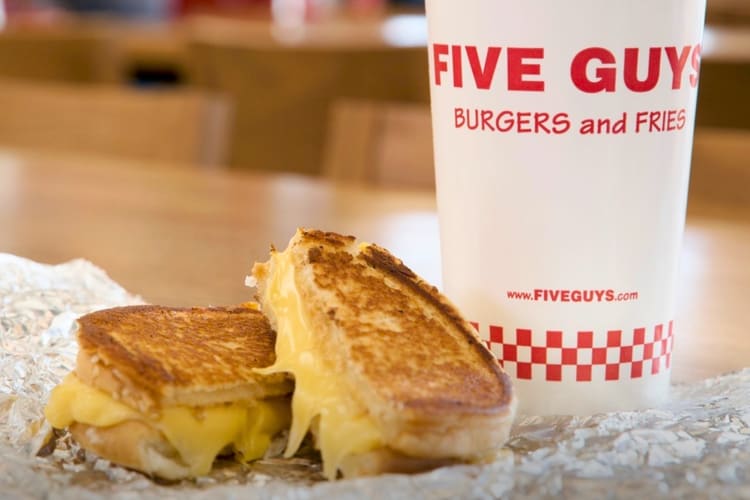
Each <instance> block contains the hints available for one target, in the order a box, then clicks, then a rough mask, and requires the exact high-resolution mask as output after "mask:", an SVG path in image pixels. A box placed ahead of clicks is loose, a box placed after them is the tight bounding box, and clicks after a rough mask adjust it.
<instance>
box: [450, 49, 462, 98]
mask: <svg viewBox="0 0 750 500" xmlns="http://www.w3.org/2000/svg"><path fill="white" fill-rule="evenodd" d="M451 61H452V63H453V86H454V87H456V88H459V89H460V88H462V87H463V86H464V72H463V64H462V63H461V46H460V45H451Z"/></svg>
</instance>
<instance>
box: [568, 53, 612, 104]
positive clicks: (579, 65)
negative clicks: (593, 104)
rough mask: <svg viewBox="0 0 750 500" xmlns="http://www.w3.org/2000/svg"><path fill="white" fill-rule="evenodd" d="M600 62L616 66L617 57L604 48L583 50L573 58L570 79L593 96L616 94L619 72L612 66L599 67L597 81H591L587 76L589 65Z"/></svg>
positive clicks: (596, 72)
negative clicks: (603, 92) (600, 93)
mask: <svg viewBox="0 0 750 500" xmlns="http://www.w3.org/2000/svg"><path fill="white" fill-rule="evenodd" d="M593 60H598V61H599V62H600V63H603V64H614V63H615V56H614V54H612V52H610V51H608V50H607V49H604V48H602V47H590V48H587V49H583V50H582V51H580V52H579V53H578V54H576V55H575V57H574V58H573V62H572V63H571V65H570V77H571V78H572V80H573V84H574V85H575V86H576V87H577V88H578V90H581V91H583V92H586V93H589V94H593V93H596V92H601V91H605V92H614V91H615V79H616V76H617V70H616V69H615V68H614V67H611V66H603V67H598V68H596V70H595V75H596V78H597V79H596V80H590V79H589V77H588V74H587V71H588V66H589V63H590V62H591V61H593Z"/></svg>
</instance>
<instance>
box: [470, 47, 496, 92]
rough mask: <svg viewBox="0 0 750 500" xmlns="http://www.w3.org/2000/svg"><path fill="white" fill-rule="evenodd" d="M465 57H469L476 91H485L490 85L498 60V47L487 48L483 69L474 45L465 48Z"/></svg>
mask: <svg viewBox="0 0 750 500" xmlns="http://www.w3.org/2000/svg"><path fill="white" fill-rule="evenodd" d="M466 55H467V56H468V57H469V67H470V68H471V73H472V74H473V75H474V83H475V84H476V86H477V88H478V89H482V90H487V89H489V88H490V86H491V85H492V78H493V77H494V76H495V68H496V67H497V61H498V59H499V58H500V47H488V48H487V57H485V59H484V67H482V64H481V63H480V61H479V52H478V50H477V48H476V46H474V45H467V46H466Z"/></svg>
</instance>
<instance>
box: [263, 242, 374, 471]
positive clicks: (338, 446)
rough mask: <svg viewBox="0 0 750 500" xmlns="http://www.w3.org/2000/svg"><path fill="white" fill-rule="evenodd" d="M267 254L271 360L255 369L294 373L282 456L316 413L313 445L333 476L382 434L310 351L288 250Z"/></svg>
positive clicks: (297, 443) (296, 444)
mask: <svg viewBox="0 0 750 500" xmlns="http://www.w3.org/2000/svg"><path fill="white" fill-rule="evenodd" d="M272 259H273V266H274V272H273V274H272V276H271V279H270V282H269V285H268V287H267V288H266V290H265V293H266V294H267V295H266V297H265V298H266V303H269V302H270V303H271V305H272V307H273V309H274V311H275V316H276V322H277V325H276V330H277V337H276V363H275V364H274V365H273V366H271V367H269V368H265V369H263V370H260V372H261V373H266V374H270V373H276V372H290V373H292V375H294V380H295V382H294V383H295V388H294V396H293V397H292V427H291V430H290V432H289V442H288V444H287V449H286V456H292V455H293V454H294V453H295V452H296V451H297V450H298V449H299V446H300V443H301V442H302V439H303V438H304V437H305V434H306V433H307V431H308V430H309V429H310V426H311V424H312V423H313V422H314V420H315V419H316V418H317V419H318V421H317V436H316V438H317V439H316V445H317V447H318V448H319V449H320V453H321V456H322V459H323V474H324V475H325V476H326V477H327V478H328V479H333V478H335V477H336V474H337V472H338V469H339V467H340V465H341V462H342V460H343V459H344V458H346V457H347V456H349V455H353V454H359V453H364V452H367V451H370V450H373V449H375V448H378V447H379V446H382V438H381V435H380V432H379V431H378V429H377V428H376V427H375V425H374V424H373V422H372V420H371V419H370V417H369V416H368V414H367V412H366V411H365V410H364V409H363V408H362V407H361V406H360V405H358V404H357V403H356V402H355V401H353V400H352V398H351V396H350V395H349V394H347V393H346V392H345V391H344V390H343V389H342V387H341V386H340V384H339V380H338V378H337V377H336V376H335V374H334V373H333V372H332V370H331V369H330V368H329V367H328V365H327V363H326V362H325V361H324V360H323V359H322V358H321V357H320V356H319V355H318V353H317V352H316V349H315V347H314V345H313V338H312V332H311V330H310V328H309V326H308V324H307V320H306V317H305V315H304V313H303V311H302V308H301V300H300V297H299V294H298V292H297V286H296V284H295V281H294V267H293V265H292V262H291V260H290V259H291V255H290V254H288V253H287V252H282V253H275V254H274V255H273V256H272Z"/></svg>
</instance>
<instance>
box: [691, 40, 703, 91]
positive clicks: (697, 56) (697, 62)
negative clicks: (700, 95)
mask: <svg viewBox="0 0 750 500" xmlns="http://www.w3.org/2000/svg"><path fill="white" fill-rule="evenodd" d="M690 66H692V67H693V71H694V73H692V74H691V75H690V86H691V87H693V88H695V87H697V86H698V74H699V73H700V67H701V45H700V44H698V45H696V46H695V47H693V57H691V58H690Z"/></svg>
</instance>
